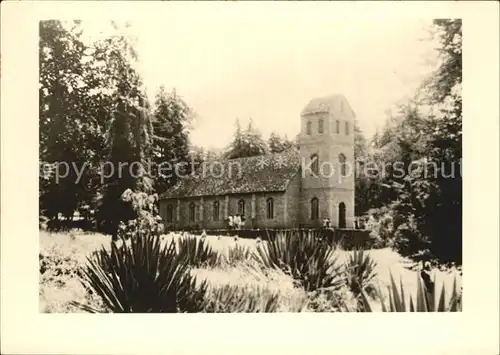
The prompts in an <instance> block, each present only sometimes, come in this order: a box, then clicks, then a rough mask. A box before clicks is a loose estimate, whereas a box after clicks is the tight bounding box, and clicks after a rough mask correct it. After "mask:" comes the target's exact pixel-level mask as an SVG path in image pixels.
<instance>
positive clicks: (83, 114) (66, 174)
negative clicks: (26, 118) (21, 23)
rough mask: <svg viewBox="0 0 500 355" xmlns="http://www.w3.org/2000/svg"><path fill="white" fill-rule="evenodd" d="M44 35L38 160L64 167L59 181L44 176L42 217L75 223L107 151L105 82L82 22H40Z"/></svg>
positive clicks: (42, 36)
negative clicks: (102, 93)
mask: <svg viewBox="0 0 500 355" xmlns="http://www.w3.org/2000/svg"><path fill="white" fill-rule="evenodd" d="M39 33H40V41H39V72H40V86H39V105H40V106H39V121H40V145H39V159H40V162H41V163H43V164H51V166H52V167H59V176H57V177H56V176H55V175H54V174H52V175H48V174H43V173H42V174H40V191H39V193H40V199H39V201H40V212H41V214H43V215H45V216H47V217H49V218H50V219H52V220H55V219H57V216H58V214H60V213H61V214H63V215H64V216H66V217H67V218H72V216H73V213H74V212H75V210H77V209H79V208H81V207H82V206H84V205H88V203H89V202H90V201H91V200H92V198H93V195H94V194H95V184H94V181H93V180H94V179H95V172H96V170H95V167H96V166H97V162H98V161H99V160H101V159H100V158H101V152H102V151H103V147H104V137H103V135H102V132H103V130H104V127H105V122H104V119H102V117H103V109H102V107H103V106H102V105H101V102H100V97H99V95H96V91H97V89H98V88H99V87H100V86H101V83H100V80H99V77H98V75H97V71H96V69H95V66H94V64H95V60H94V59H95V58H94V57H92V55H91V53H89V48H87V47H86V46H85V45H84V44H83V42H82V40H81V34H82V27H81V23H80V22H79V21H74V22H67V23H66V22H61V21H56V20H49V21H40V24H39ZM78 172H80V175H79V174H78Z"/></svg>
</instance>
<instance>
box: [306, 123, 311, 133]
mask: <svg viewBox="0 0 500 355" xmlns="http://www.w3.org/2000/svg"><path fill="white" fill-rule="evenodd" d="M306 132H307V134H311V121H307V127H306Z"/></svg>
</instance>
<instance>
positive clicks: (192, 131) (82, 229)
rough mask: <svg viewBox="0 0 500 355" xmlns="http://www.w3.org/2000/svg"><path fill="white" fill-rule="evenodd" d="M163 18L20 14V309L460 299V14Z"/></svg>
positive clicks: (340, 307) (440, 307)
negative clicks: (24, 180) (25, 260)
mask: <svg viewBox="0 0 500 355" xmlns="http://www.w3.org/2000/svg"><path fill="white" fill-rule="evenodd" d="M178 21H179V23H176V22H175V21H174V22H161V21H156V20H151V19H147V18H136V19H130V20H128V21H123V20H112V19H111V20H98V19H92V18H90V19H76V18H75V19H72V20H68V19H64V20H62V19H61V20H58V19H53V20H42V21H40V23H39V162H40V174H39V229H40V242H39V243H40V252H39V263H40V285H39V286H40V292H39V297H40V303H39V305H40V312H44V313H74V312H92V313H186V312H187V313H214V312H219V313H240V312H266V313H270V312H460V311H462V291H463V288H462V20H461V19H460V18H444V19H427V20H424V19H422V20H414V21H398V19H397V18H395V19H394V21H384V22H383V23H382V22H377V21H376V20H373V21H365V22H363V23H362V24H361V22H356V21H341V20H339V21H337V22H331V21H323V20H322V19H321V18H319V19H318V21H316V22H310V21H305V20H304V19H300V18H297V19H296V21H294V23H293V26H292V22H291V20H289V19H286V18H285V19H283V20H280V19H278V18H276V17H274V16H265V15H263V16H262V17H261V18H260V19H259V20H258V26H257V25H256V24H257V22H256V19H255V18H249V17H246V16H245V15H244V14H242V13H237V15H236V16H235V17H234V18H230V19H227V18H226V19H224V21H222V18H219V17H218V16H217V15H216V14H215V15H214V17H207V18H206V19H205V23H200V24H198V26H197V27H195V28H192V27H189V26H181V20H180V19H179V20H178ZM160 34H163V35H160Z"/></svg>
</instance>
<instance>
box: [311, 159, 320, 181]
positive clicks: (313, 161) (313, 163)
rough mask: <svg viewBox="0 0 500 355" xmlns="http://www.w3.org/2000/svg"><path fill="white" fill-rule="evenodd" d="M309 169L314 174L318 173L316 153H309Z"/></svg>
mask: <svg viewBox="0 0 500 355" xmlns="http://www.w3.org/2000/svg"><path fill="white" fill-rule="evenodd" d="M311 171H312V172H313V174H314V175H316V176H317V175H318V171H319V157H318V155H317V154H313V155H311Z"/></svg>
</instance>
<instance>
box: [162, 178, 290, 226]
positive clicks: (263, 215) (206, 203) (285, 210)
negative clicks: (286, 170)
mask: <svg viewBox="0 0 500 355" xmlns="http://www.w3.org/2000/svg"><path fill="white" fill-rule="evenodd" d="M299 184H300V181H298V180H295V181H294V182H293V183H292V184H291V189H289V194H287V193H280V192H273V193H255V194H234V195H229V196H210V197H203V198H201V197H197V198H183V199H168V200H161V201H160V216H161V217H162V219H163V223H164V224H165V227H166V229H167V230H175V229H223V228H227V227H228V225H227V216H229V215H235V214H237V213H239V211H238V202H239V201H241V200H243V201H245V218H246V221H245V225H244V226H243V228H285V227H289V226H293V225H294V224H295V223H296V222H295V221H296V215H297V214H298V196H299ZM268 198H273V201H274V218H272V219H268V218H267V200H268ZM214 201H218V202H219V220H214ZM191 202H193V203H194V204H195V206H196V208H197V211H198V214H197V215H196V218H195V221H190V220H189V204H190V203H191ZM226 203H227V212H226ZM253 203H254V204H255V207H254V208H252V204H253ZM169 204H170V205H172V206H173V209H174V213H173V215H174V220H173V221H172V222H171V223H169V222H167V206H168V205H169ZM177 208H179V212H178V213H177ZM252 210H253V211H252ZM288 214H290V216H291V217H290V216H288ZM177 216H178V218H176V217H177Z"/></svg>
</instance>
